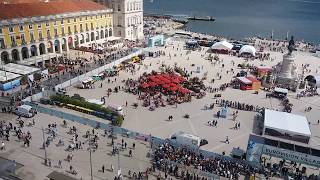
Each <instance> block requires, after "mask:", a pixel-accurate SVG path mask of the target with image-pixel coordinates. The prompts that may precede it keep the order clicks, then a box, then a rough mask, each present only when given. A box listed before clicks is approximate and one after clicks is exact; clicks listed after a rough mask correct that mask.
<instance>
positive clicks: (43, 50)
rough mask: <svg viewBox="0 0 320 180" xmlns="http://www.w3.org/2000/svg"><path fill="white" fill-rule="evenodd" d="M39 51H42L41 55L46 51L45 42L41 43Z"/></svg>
mask: <svg viewBox="0 0 320 180" xmlns="http://www.w3.org/2000/svg"><path fill="white" fill-rule="evenodd" d="M39 52H40V55H42V54H45V53H46V46H45V45H44V44H43V43H40V44H39Z"/></svg>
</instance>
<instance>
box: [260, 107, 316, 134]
mask: <svg viewBox="0 0 320 180" xmlns="http://www.w3.org/2000/svg"><path fill="white" fill-rule="evenodd" d="M267 128H268V129H272V130H276V131H279V132H282V133H287V134H290V135H292V136H294V135H300V136H305V137H309V138H310V137H311V131H310V128H309V123H308V120H307V118H306V117H305V116H300V115H295V114H290V113H286V112H279V111H272V110H268V109H266V110H265V115H264V131H265V129H267Z"/></svg>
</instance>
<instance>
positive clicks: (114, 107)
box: [107, 104, 124, 116]
mask: <svg viewBox="0 0 320 180" xmlns="http://www.w3.org/2000/svg"><path fill="white" fill-rule="evenodd" d="M107 108H108V109H110V110H111V111H112V112H115V113H117V114H120V115H122V116H123V115H124V114H123V108H122V106H118V105H114V104H109V105H108V107H107Z"/></svg>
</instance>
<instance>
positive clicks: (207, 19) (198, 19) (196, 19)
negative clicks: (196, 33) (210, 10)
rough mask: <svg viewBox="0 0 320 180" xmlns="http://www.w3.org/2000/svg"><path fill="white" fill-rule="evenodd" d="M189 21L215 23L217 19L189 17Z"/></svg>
mask: <svg viewBox="0 0 320 180" xmlns="http://www.w3.org/2000/svg"><path fill="white" fill-rule="evenodd" d="M187 19H188V20H193V21H215V20H216V19H215V18H214V17H211V16H206V17H197V16H189V17H187Z"/></svg>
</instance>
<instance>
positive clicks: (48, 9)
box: [0, 0, 106, 20]
mask: <svg viewBox="0 0 320 180" xmlns="http://www.w3.org/2000/svg"><path fill="white" fill-rule="evenodd" d="M1 1H8V0H1ZM21 1H22V0H14V2H21ZM35 1H36V2H35ZM25 2H27V3H25ZM103 9H106V7H105V6H103V5H100V4H98V3H95V2H92V1H88V0H69V1H66V0H55V1H50V2H39V0H23V3H12V4H5V3H2V4H1V2H0V20H3V19H13V18H25V17H35V16H48V15H55V14H63V13H72V12H83V11H95V10H103Z"/></svg>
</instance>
